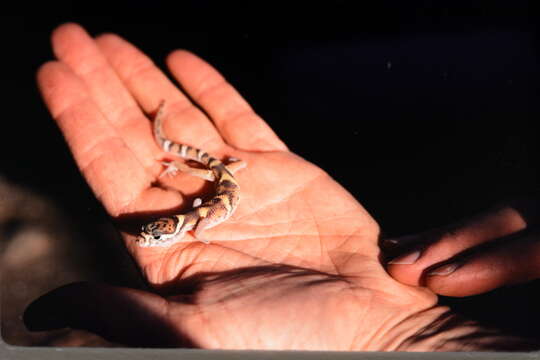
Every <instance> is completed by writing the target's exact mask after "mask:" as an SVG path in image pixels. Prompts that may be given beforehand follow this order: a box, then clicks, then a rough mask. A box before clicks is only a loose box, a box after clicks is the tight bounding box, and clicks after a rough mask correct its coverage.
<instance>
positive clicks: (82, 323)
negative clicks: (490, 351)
mask: <svg viewBox="0 0 540 360" xmlns="http://www.w3.org/2000/svg"><path fill="white" fill-rule="evenodd" d="M52 42H53V49H54V52H55V54H56V57H57V58H58V61H54V62H50V63H47V64H45V65H44V66H43V67H42V68H41V69H40V71H39V74H38V83H39V86H40V90H41V92H42V94H43V97H44V99H45V102H46V104H47V106H48V108H49V110H50V112H51V114H52V115H53V117H54V118H55V120H56V121H57V123H58V125H59V127H60V129H61V130H62V132H63V133H64V136H65V138H66V140H67V143H68V145H69V147H70V149H71V151H72V153H73V155H74V157H75V159H76V162H77V164H78V166H79V168H80V169H81V171H82V173H83V174H84V176H85V178H86V180H87V181H88V183H89V184H90V186H91V188H92V190H93V191H94V193H95V194H96V196H97V198H98V199H99V200H100V201H101V202H102V203H103V205H104V207H105V209H106V210H107V211H108V212H109V214H110V215H111V217H112V218H113V219H115V220H116V221H117V222H119V223H120V224H122V223H123V220H125V219H127V218H133V217H135V218H139V219H140V221H141V222H140V223H139V224H138V225H139V226H138V227H137V229H138V228H140V225H141V224H143V223H145V222H147V221H148V220H150V218H151V217H152V216H153V215H156V214H163V213H169V214H170V213H175V212H177V211H179V209H180V208H185V206H183V205H184V203H185V204H191V199H192V198H193V197H196V196H197V195H198V193H199V192H200V191H201V189H202V188H203V187H204V183H203V182H202V181H201V180H199V179H196V178H193V177H187V176H182V174H180V175H179V176H177V177H176V178H174V179H167V180H166V183H165V184H164V185H166V186H165V187H156V186H154V183H155V181H156V179H157V178H158V175H159V174H160V172H161V170H162V169H161V166H160V164H159V163H158V162H157V161H156V159H158V158H159V157H160V156H161V154H162V152H161V150H160V149H159V148H158V147H157V145H156V144H155V143H154V140H153V138H152V131H151V123H150V121H149V120H148V117H147V116H146V115H145V113H146V114H149V113H152V112H154V111H155V110H156V109H157V107H158V104H159V103H160V101H161V100H165V101H166V102H167V108H168V115H167V118H166V119H165V124H164V128H165V132H166V134H167V136H168V137H170V138H171V139H172V140H175V141H178V142H181V143H186V144H190V145H193V146H196V147H199V148H202V149H204V150H206V151H208V152H210V153H211V154H213V155H215V156H217V157H221V156H233V157H237V158H240V159H242V160H244V161H246V162H247V164H248V167H247V168H246V169H244V170H242V171H240V172H239V173H238V174H237V175H236V178H237V179H238V181H239V184H240V186H241V198H242V200H241V202H240V204H239V207H238V209H237V211H236V212H235V213H234V215H233V216H232V217H231V219H229V220H228V221H227V222H224V223H222V224H220V225H219V226H217V227H215V228H213V229H210V230H208V231H207V232H205V238H207V239H208V240H211V241H212V242H211V244H209V245H206V244H203V243H201V242H199V241H189V240H194V239H193V238H191V237H189V236H188V237H187V238H186V240H188V241H182V242H178V243H175V244H173V245H172V246H170V247H168V248H161V247H150V248H148V247H146V248H142V247H138V246H137V245H136V243H135V241H134V240H135V237H136V235H137V233H136V232H133V231H131V230H129V229H128V228H126V230H123V231H122V237H123V240H124V242H125V245H126V247H127V249H128V250H129V252H130V253H131V255H132V256H133V258H134V260H135V261H136V262H137V264H138V266H139V267H140V269H141V272H142V274H143V276H144V277H145V278H146V280H147V281H148V283H149V284H150V286H151V287H152V288H153V289H154V292H153V293H150V292H145V291H141V290H135V289H125V288H117V287H111V286H106V285H96V284H86V283H82V284H73V285H67V286H65V287H62V288H59V289H57V290H54V291H52V292H51V293H49V294H47V295H45V296H43V297H42V298H40V299H38V300H37V301H36V302H35V303H34V304H32V305H31V306H30V307H29V308H28V310H27V313H26V315H25V320H26V322H27V324H29V326H30V327H31V328H34V329H43V328H47V327H51V326H66V325H67V326H71V327H78V328H84V329H89V330H91V331H94V332H96V333H99V334H101V335H103V336H105V337H106V338H108V339H111V340H113V341H119V342H121V343H124V344H128V345H136V346H193V347H201V348H221V349H225V348H236V349H246V348H251V349H328V350H435V349H437V350H464V349H465V350H467V349H468V350H471V349H473V348H474V349H477V348H479V347H481V346H483V345H485V344H482V345H478V344H473V345H471V343H469V344H468V345H465V344H463V341H462V338H463V337H461V338H456V337H455V334H456V331H457V332H459V334H461V335H463V331H462V330H459V329H458V328H459V324H460V323H458V325H457V326H455V327H453V328H452V327H451V328H448V327H444V326H442V325H441V324H446V320H447V319H448V316H447V315H446V314H448V309H446V308H444V307H441V306H437V305H436V303H437V297H436V296H435V295H434V294H433V293H432V292H431V291H429V290H426V289H423V288H421V287H412V286H407V285H403V284H401V283H399V282H397V281H395V280H393V279H392V278H391V277H390V276H388V274H387V273H386V271H385V270H384V268H383V266H382V265H381V263H380V260H379V248H378V244H377V241H378V235H379V228H378V225H377V224H376V222H375V221H374V220H373V219H372V218H371V216H370V215H369V214H368V213H367V212H366V210H365V209H364V208H363V207H362V206H361V205H360V204H359V203H358V202H357V201H356V200H355V199H354V198H353V197H352V196H351V195H350V194H349V193H348V192H347V191H346V190H345V189H343V188H342V187H341V186H340V185H339V184H337V183H336V182H335V181H334V180H332V178H330V177H329V176H328V175H327V174H326V173H325V172H324V171H322V170H321V169H319V168H318V167H316V166H314V165H313V164H310V163H309V162H307V161H305V160H303V159H301V158H299V157H298V156H296V155H294V154H292V153H291V152H289V151H288V150H287V148H286V146H285V145H284V144H283V143H282V142H281V141H280V140H279V138H278V137H277V136H276V135H275V134H274V132H273V131H272V130H271V129H270V128H269V126H268V125H267V124H266V123H265V122H264V121H263V120H262V119H261V118H259V117H258V116H257V115H256V114H255V113H254V112H253V111H252V109H251V108H250V107H249V105H248V104H247V103H246V102H245V100H243V99H242V98H241V97H240V95H239V94H238V93H237V92H236V91H235V90H234V89H233V88H232V86H231V85H230V84H228V83H227V82H226V81H224V79H223V78H222V77H221V75H219V74H218V73H217V72H216V71H215V70H214V69H213V68H212V67H210V66H209V65H208V64H206V63H205V62H203V61H202V60H201V59H199V58H197V57H196V56H195V55H193V54H191V53H188V52H186V51H176V52H173V53H172V54H171V55H170V56H169V57H168V59H167V64H168V67H169V70H170V71H171V73H172V74H173V76H174V77H175V78H176V79H177V80H178V82H179V83H180V84H181V85H182V87H183V89H184V91H185V93H186V94H187V95H189V97H190V98H191V99H193V100H194V102H195V103H196V104H197V105H198V106H200V107H201V108H202V109H203V110H204V113H203V112H202V111H200V110H199V108H197V107H196V106H194V105H193V103H192V102H191V101H190V100H189V99H188V97H187V96H186V94H184V93H182V92H181V91H180V90H178V89H177V88H176V87H175V86H174V85H173V84H172V82H171V81H170V80H168V79H167V77H166V76H165V75H164V74H163V73H161V72H160V71H159V70H158V68H156V67H155V66H154V65H153V64H152V62H151V61H150V60H149V59H148V58H147V57H146V56H145V55H143V54H142V53H141V52H140V51H139V50H137V49H136V48H134V47H133V46H132V45H131V44H129V43H127V42H126V41H125V40H123V39H121V38H119V37H118V36H115V35H103V36H100V37H98V38H96V39H92V38H90V37H89V36H88V35H87V34H86V33H85V32H84V30H83V29H82V28H80V27H79V26H77V25H74V24H68V25H64V26H61V27H60V28H58V29H57V30H56V31H55V32H54V34H53V37H52ZM172 187H174V188H175V189H179V190H180V192H179V191H178V190H171V188H172ZM141 216H142V218H141ZM121 229H124V228H123V227H121ZM158 294H159V295H158ZM466 329H467V330H466V333H469V332H474V331H477V330H478V328H477V327H474V326H473V327H470V326H469V327H467V328H466ZM499 340H500V339H499ZM490 341H491V343H493V336H491V337H490ZM474 346H477V347H474Z"/></svg>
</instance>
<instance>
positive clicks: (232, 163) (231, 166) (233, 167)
mask: <svg viewBox="0 0 540 360" xmlns="http://www.w3.org/2000/svg"><path fill="white" fill-rule="evenodd" d="M228 160H229V162H228V163H227V165H225V167H226V168H227V170H229V171H230V172H231V174H234V173H235V172H237V171H238V170H242V169H243V168H245V167H246V166H247V163H246V162H245V161H242V160H240V159H237V158H234V157H230V158H229V159H228Z"/></svg>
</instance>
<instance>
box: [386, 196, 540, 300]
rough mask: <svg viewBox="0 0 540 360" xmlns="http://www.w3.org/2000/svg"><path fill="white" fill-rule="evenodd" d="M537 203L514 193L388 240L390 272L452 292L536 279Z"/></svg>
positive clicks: (539, 253)
mask: <svg viewBox="0 0 540 360" xmlns="http://www.w3.org/2000/svg"><path fill="white" fill-rule="evenodd" d="M538 203H539V202H538V200H537V199H536V198H535V197H533V196H530V197H527V198H522V199H515V200H512V201H509V202H507V203H505V204H501V205H499V206H497V207H494V208H493V209H490V210H488V211H486V212H484V213H482V214H478V215H477V216H474V217H472V218H470V219H465V220H463V221H461V222H459V223H456V224H452V225H449V226H447V227H445V228H441V229H435V230H430V231H427V232H425V233H423V234H418V235H413V236H408V237H404V238H401V239H393V240H386V241H385V242H384V244H383V248H385V249H386V252H387V254H391V255H390V256H391V257H392V259H391V260H390V261H389V265H388V272H389V273H390V274H391V275H392V276H393V277H394V278H395V279H396V280H399V281H400V282H402V283H404V284H408V285H412V286H419V285H424V286H426V287H428V288H429V289H431V290H432V291H433V292H435V293H437V294H440V295H445V296H453V297H463V296H470V295H477V294H482V293H485V292H488V291H490V290H493V289H496V288H500V287H503V286H506V285H514V284H518V283H525V282H529V281H531V280H535V279H539V278H540V231H539V230H538V223H539V222H540V221H539V220H540V216H539V211H538V210H539V208H538Z"/></svg>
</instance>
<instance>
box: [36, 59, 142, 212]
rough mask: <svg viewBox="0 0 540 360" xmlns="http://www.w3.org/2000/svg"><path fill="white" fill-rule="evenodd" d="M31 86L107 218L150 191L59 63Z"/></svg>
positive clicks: (134, 162)
mask: <svg viewBox="0 0 540 360" xmlns="http://www.w3.org/2000/svg"><path fill="white" fill-rule="evenodd" d="M37 82H38V85H39V88H40V91H41V93H42V96H43V99H44V101H45V103H46V105H47V107H48V108H49V111H50V112H51V114H52V116H53V118H54V119H55V120H56V122H57V123H58V125H59V127H60V129H61V130H62V133H63V134H64V137H65V138H66V141H67V143H68V145H69V147H70V149H71V152H72V153H73V156H74V158H75V161H76V162H77V165H78V166H79V168H80V169H81V172H82V173H83V174H84V176H85V178H86V180H87V181H88V183H89V185H90V187H91V188H92V190H93V191H94V193H95V194H96V196H97V198H98V199H99V200H100V201H102V202H103V204H104V206H105V208H106V209H107V210H108V211H109V213H110V214H111V215H113V216H116V215H118V214H120V213H121V212H122V211H123V209H125V208H126V207H127V206H128V205H129V204H131V203H132V202H133V201H134V199H135V198H136V197H137V196H139V194H140V193H141V191H142V190H143V189H145V188H147V187H149V186H150V183H151V181H152V179H153V177H152V176H151V175H150V174H149V173H148V172H147V171H145V169H144V168H143V166H142V165H141V163H140V162H139V161H138V159H137V158H136V157H135V156H134V154H133V152H132V151H131V150H130V149H129V148H128V147H127V146H126V144H125V142H124V139H123V138H121V137H119V136H118V133H117V132H116V130H115V129H114V128H113V127H112V126H111V124H110V123H109V122H108V121H107V119H105V118H104V116H103V114H102V113H101V111H100V110H99V109H98V107H97V106H96V104H95V103H94V102H93V99H92V97H91V96H90V94H89V93H88V91H87V88H86V86H85V84H83V83H82V81H81V79H80V78H79V77H78V76H77V75H75V74H74V73H73V72H72V71H71V69H69V68H68V67H67V66H66V65H65V64H63V63H60V62H50V63H46V64H45V65H43V66H42V67H41V68H40V69H39V71H38V74H37Z"/></svg>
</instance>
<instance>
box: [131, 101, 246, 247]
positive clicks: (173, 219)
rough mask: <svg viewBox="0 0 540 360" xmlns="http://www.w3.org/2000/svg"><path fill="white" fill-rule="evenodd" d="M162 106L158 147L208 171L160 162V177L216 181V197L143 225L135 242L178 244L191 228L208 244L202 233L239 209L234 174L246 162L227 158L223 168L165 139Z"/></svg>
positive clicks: (156, 130) (156, 124) (201, 153)
mask: <svg viewBox="0 0 540 360" xmlns="http://www.w3.org/2000/svg"><path fill="white" fill-rule="evenodd" d="M164 107H165V102H164V101H162V102H161V104H160V105H159V108H158V111H157V114H156V116H155V118H154V138H155V140H156V142H157V143H158V145H159V146H160V147H161V148H162V149H163V150H164V151H166V152H168V153H172V154H174V155H176V156H180V157H182V158H184V159H188V160H194V161H197V162H199V163H201V164H203V165H204V166H206V167H207V168H208V169H198V168H193V167H190V166H188V165H186V164H184V163H179V162H177V161H169V162H162V164H163V165H165V166H167V168H166V169H165V171H164V172H163V173H162V174H161V175H160V176H164V175H167V174H168V175H174V174H176V172H177V171H183V172H186V173H188V174H191V175H194V176H198V177H200V178H203V179H205V180H208V181H215V182H216V195H215V196H214V197H213V198H212V199H210V200H208V201H206V202H204V203H203V202H202V200H201V199H200V198H197V199H195V201H194V202H193V207H194V208H193V210H191V211H189V212H187V213H186V214H181V215H173V216H169V217H162V218H159V219H157V220H156V221H153V222H151V223H148V224H146V225H143V227H142V230H141V233H140V235H139V236H138V237H137V243H138V245H139V246H142V247H148V246H170V245H171V244H172V243H174V242H177V241H180V240H181V239H182V238H183V237H184V235H185V233H186V232H188V231H191V230H193V229H194V230H195V232H194V235H195V238H197V239H198V240H200V241H202V242H204V243H206V244H208V243H209V241H208V240H205V239H203V238H202V237H201V233H202V231H204V230H205V229H209V228H211V227H214V226H216V225H218V224H220V223H222V222H223V221H225V220H227V219H228V218H229V217H230V216H231V215H232V214H233V212H234V211H235V210H236V207H237V206H238V202H239V201H240V186H239V185H238V182H237V181H236V179H235V178H234V176H233V173H235V172H236V171H238V170H240V169H242V168H244V167H245V166H246V163H245V162H244V161H241V160H239V159H236V158H229V161H230V162H229V163H228V164H227V165H225V164H224V163H222V162H221V161H219V160H218V159H216V158H214V157H212V156H210V155H209V154H208V153H207V152H205V151H203V150H200V149H197V148H194V147H191V146H189V145H185V144H178V143H175V142H172V141H171V140H168V139H167V138H166V137H165V136H164V133H163V128H162V126H163V124H162V123H163V115H164Z"/></svg>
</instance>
